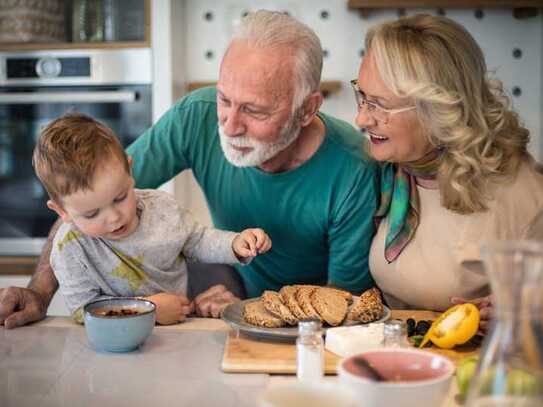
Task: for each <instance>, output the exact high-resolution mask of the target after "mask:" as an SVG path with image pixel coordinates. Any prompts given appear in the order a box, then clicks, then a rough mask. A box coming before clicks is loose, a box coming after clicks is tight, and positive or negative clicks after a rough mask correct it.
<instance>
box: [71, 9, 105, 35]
mask: <svg viewBox="0 0 543 407" xmlns="http://www.w3.org/2000/svg"><path fill="white" fill-rule="evenodd" d="M103 40H104V6H103V0H74V2H73V10H72V41H73V42H95V41H103Z"/></svg>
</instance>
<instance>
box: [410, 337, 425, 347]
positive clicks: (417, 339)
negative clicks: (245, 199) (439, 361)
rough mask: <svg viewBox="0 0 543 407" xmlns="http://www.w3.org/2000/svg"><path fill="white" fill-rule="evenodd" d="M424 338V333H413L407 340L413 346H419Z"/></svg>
mask: <svg viewBox="0 0 543 407" xmlns="http://www.w3.org/2000/svg"><path fill="white" fill-rule="evenodd" d="M423 339H424V335H413V336H410V337H409V340H410V341H411V343H412V344H413V346H416V347H417V348H418V347H419V345H420V343H421V342H422V340H423Z"/></svg>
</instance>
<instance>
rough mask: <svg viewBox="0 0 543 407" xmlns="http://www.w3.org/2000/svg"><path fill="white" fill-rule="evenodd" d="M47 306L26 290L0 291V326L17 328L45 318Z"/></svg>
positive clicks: (13, 288)
mask: <svg viewBox="0 0 543 407" xmlns="http://www.w3.org/2000/svg"><path fill="white" fill-rule="evenodd" d="M46 313H47V305H46V304H45V302H44V301H43V300H42V298H41V297H40V295H39V294H38V293H36V292H35V291H33V290H31V289H28V288H21V287H9V288H2V289H0V325H4V327H6V328H7V329H11V328H17V327H19V326H22V325H26V324H29V323H30V322H34V321H39V320H41V319H44V318H45V315H46Z"/></svg>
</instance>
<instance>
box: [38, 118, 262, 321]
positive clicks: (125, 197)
mask: <svg viewBox="0 0 543 407" xmlns="http://www.w3.org/2000/svg"><path fill="white" fill-rule="evenodd" d="M32 161H33V165H34V169H35V171H36V174H37V176H38V178H39V179H40V181H41V182H42V184H43V186H44V188H45V189H46V190H47V192H48V194H49V198H50V200H49V201H48V202H47V206H48V207H49V208H50V209H52V210H54V211H55V212H56V213H57V214H58V215H59V216H60V217H61V219H62V221H63V222H64V223H63V224H62V226H60V228H59V229H58V231H57V232H56V235H55V238H54V242H53V249H52V252H51V266H52V267H53V270H54V272H55V276H56V278H57V280H58V282H59V285H60V290H61V293H62V294H63V296H64V298H65V301H66V304H67V306H68V308H69V310H70V312H71V313H72V315H73V316H74V319H75V320H76V321H78V322H82V321H83V313H82V309H83V306H84V305H85V304H87V303H88V302H90V301H93V300H96V299H100V298H108V297H119V296H122V297H125V296H138V297H146V298H147V299H150V300H151V301H153V302H155V304H156V305H157V322H158V323H160V324H172V323H176V322H180V321H182V320H183V319H184V318H185V316H186V315H187V314H189V313H190V312H191V310H192V304H190V303H189V302H188V300H187V299H186V296H185V295H186V292H187V261H189V260H195V261H200V262H206V263H228V264H232V263H238V262H240V261H241V262H247V261H249V260H250V258H251V257H253V256H256V255H258V254H262V253H265V252H266V251H268V250H269V249H270V248H271V240H270V238H269V237H268V236H267V235H266V233H265V232H264V231H263V230H262V229H246V230H244V231H242V232H241V233H234V232H227V231H222V230H217V229H213V228H207V227H204V226H202V225H200V224H198V223H197V222H195V221H194V219H193V218H192V216H191V214H190V213H189V211H187V210H184V209H181V208H179V206H178V205H177V203H176V201H175V200H174V198H173V197H172V196H170V195H169V194H167V193H165V192H161V191H157V190H139V189H135V188H134V179H133V178H132V175H131V170H130V166H131V159H130V158H129V157H127V156H126V154H125V152H124V150H123V148H122V146H121V144H120V142H119V140H118V139H117V137H116V136H115V135H114V134H113V132H112V130H110V129H109V128H107V127H106V126H104V125H103V124H101V123H99V122H98V121H96V120H94V119H92V118H90V117H87V116H85V115H81V114H71V115H66V116H63V117H61V118H59V119H56V120H54V121H53V122H52V123H50V124H49V125H48V126H47V127H46V128H45V129H44V130H43V131H42V133H41V135H40V138H39V140H38V143H37V145H36V148H35V150H34V155H33V159H32ZM156 164H157V165H161V163H156Z"/></svg>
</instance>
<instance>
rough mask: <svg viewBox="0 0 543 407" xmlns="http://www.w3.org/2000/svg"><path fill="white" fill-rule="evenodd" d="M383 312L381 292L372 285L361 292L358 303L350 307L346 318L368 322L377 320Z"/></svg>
mask: <svg viewBox="0 0 543 407" xmlns="http://www.w3.org/2000/svg"><path fill="white" fill-rule="evenodd" d="M384 313H385V309H384V307H383V301H382V300H381V292H380V291H379V290H378V289H377V288H375V287H374V288H370V289H369V290H366V291H364V292H363V293H362V295H361V296H360V299H359V300H358V303H357V304H356V305H355V306H354V307H353V308H352V309H351V311H350V312H349V315H348V316H347V318H349V319H352V320H353V321H360V322H364V323H368V322H373V321H376V320H378V319H379V318H381V317H382V316H383V315H384Z"/></svg>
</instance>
